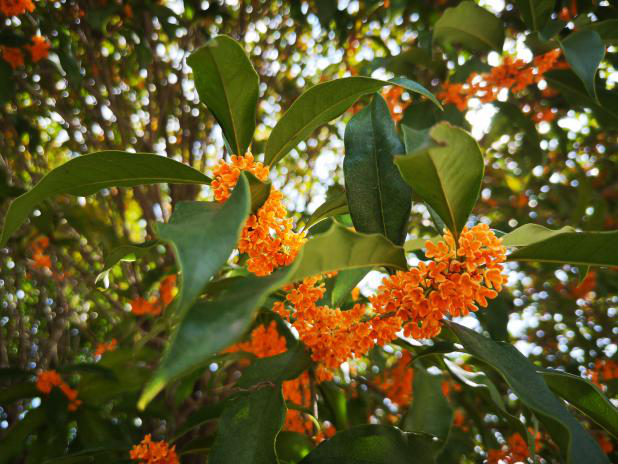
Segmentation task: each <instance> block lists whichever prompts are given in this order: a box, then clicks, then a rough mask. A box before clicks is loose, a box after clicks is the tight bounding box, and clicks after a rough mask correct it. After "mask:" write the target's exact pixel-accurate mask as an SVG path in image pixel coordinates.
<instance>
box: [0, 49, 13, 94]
mask: <svg viewBox="0 0 618 464" xmlns="http://www.w3.org/2000/svg"><path fill="white" fill-rule="evenodd" d="M14 95H15V81H14V80H13V70H12V69H11V66H10V65H9V64H8V63H7V62H6V61H4V60H0V105H1V104H3V103H5V102H6V101H8V100H9V99H11V98H13V96H14Z"/></svg>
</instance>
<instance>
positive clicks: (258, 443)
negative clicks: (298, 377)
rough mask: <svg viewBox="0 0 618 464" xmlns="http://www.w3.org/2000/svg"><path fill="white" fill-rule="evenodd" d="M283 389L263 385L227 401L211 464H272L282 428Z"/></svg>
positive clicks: (283, 413)
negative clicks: (276, 440)
mask: <svg viewBox="0 0 618 464" xmlns="http://www.w3.org/2000/svg"><path fill="white" fill-rule="evenodd" d="M285 412H286V407H285V402H284V401H283V394H282V393H281V386H280V385H277V386H274V387H273V386H268V385H264V386H261V387H260V388H258V389H256V390H253V391H250V392H248V393H242V394H239V395H238V396H236V397H234V398H232V399H230V400H228V402H227V403H226V405H225V409H224V410H223V414H221V419H220V420H219V429H218V432H217V438H216V439H215V442H214V444H213V447H212V450H211V451H210V453H209V456H208V462H209V463H210V464H228V463H229V464H238V463H241V462H242V463H251V464H273V463H276V462H278V461H277V455H276V453H275V439H276V438H277V434H278V433H279V431H280V430H281V427H282V426H283V420H284V418H285Z"/></svg>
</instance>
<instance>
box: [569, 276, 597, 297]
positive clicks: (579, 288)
mask: <svg viewBox="0 0 618 464" xmlns="http://www.w3.org/2000/svg"><path fill="white" fill-rule="evenodd" d="M595 288H597V273H596V272H595V271H589V272H588V274H587V275H586V277H584V278H583V279H582V281H581V282H579V283H578V284H577V285H571V286H570V293H571V296H572V297H573V298H586V297H587V296H588V294H589V293H590V292H593V291H594V289H595Z"/></svg>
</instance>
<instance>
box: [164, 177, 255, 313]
mask: <svg viewBox="0 0 618 464" xmlns="http://www.w3.org/2000/svg"><path fill="white" fill-rule="evenodd" d="M249 204H250V197H249V184H248V182H247V179H246V177H245V175H244V174H241V176H240V178H239V179H238V183H237V184H236V187H235V188H234V191H233V192H232V195H231V196H230V198H229V199H228V200H227V201H226V202H225V203H219V202H203V201H191V202H189V201H187V202H181V203H178V204H177V205H176V208H175V210H174V212H173V213H172V216H171V217H170V220H169V222H168V223H167V224H157V228H156V232H157V235H158V237H159V238H160V239H161V240H164V241H167V242H169V243H170V244H171V245H172V247H173V248H174V254H175V255H176V260H177V262H178V266H179V268H180V276H181V280H180V289H179V292H178V296H177V304H176V306H175V310H176V311H177V313H178V314H180V316H181V317H182V315H183V314H184V313H185V312H186V311H187V310H188V309H189V307H190V306H191V305H192V304H193V302H194V301H195V299H196V298H197V297H198V296H199V295H200V293H201V291H202V289H203V288H204V286H205V285H206V283H207V282H208V281H209V280H210V279H211V278H212V276H213V275H215V273H216V272H217V271H218V270H219V269H220V268H221V266H223V265H224V264H225V262H226V261H227V260H228V258H229V257H230V255H231V254H232V251H233V250H234V248H235V247H236V244H237V242H238V238H239V237H240V232H241V231H242V228H243V226H244V224H245V220H246V219H247V216H248V215H249Z"/></svg>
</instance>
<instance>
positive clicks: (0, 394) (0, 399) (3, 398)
mask: <svg viewBox="0 0 618 464" xmlns="http://www.w3.org/2000/svg"><path fill="white" fill-rule="evenodd" d="M38 394H39V391H38V390H37V388H36V387H35V386H34V383H32V382H23V383H16V384H14V385H10V386H8V387H3V388H2V390H0V405H2V406H3V407H6V406H8V405H9V404H10V403H12V402H14V401H18V400H22V399H26V398H33V397H35V396H38Z"/></svg>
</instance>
